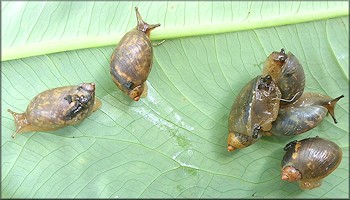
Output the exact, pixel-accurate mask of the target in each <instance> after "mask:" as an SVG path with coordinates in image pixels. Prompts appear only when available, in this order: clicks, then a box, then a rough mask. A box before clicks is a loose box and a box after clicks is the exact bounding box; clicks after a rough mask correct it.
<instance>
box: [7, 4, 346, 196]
mask: <svg viewBox="0 0 350 200" xmlns="http://www.w3.org/2000/svg"><path fill="white" fill-rule="evenodd" d="M136 5H137V6H138V7H139V10H140V13H141V15H142V17H143V18H144V20H145V21H146V22H149V23H158V22H159V23H161V24H162V25H161V27H159V28H157V29H155V30H154V31H153V32H152V39H153V42H157V41H156V40H161V39H166V42H165V43H163V44H162V45H160V46H158V47H155V48H154V61H153V68H152V71H151V73H150V76H149V77H148V81H147V84H148V87H149V92H148V96H147V97H146V98H143V99H141V100H140V101H139V102H133V101H131V100H130V99H129V98H128V97H127V96H126V95H125V94H123V93H122V92H121V91H119V90H118V88H117V87H116V86H115V84H114V83H113V81H112V80H111V78H110V74H109V58H110V55H111V53H112V51H113V49H114V47H115V44H116V43H117V41H118V40H119V39H120V38H121V36H122V35H123V34H124V33H125V32H127V31H128V30H130V29H132V28H133V27H134V26H135V25H136V19H135V13H134V7H135V6H136ZM344 8H348V2H323V1H322V2H304V1H301V2H280V3H275V2H255V1H253V2H226V1H223V2H217V1H214V2H207V1H203V2H196V1H191V2H181V1H174V2H171V1H169V2H144V1H142V2H139V3H131V2H127V1H125V2H124V1H122V2H111V1H107V2H92V1H88V2H59V1H58V2H56V1H55V2H2V5H1V10H2V25H1V26H2V30H3V31H2V35H1V39H2V52H4V55H3V57H2V58H3V61H2V63H1V64H2V67H1V78H2V84H1V92H2V96H1V100H2V102H1V106H2V109H1V115H2V117H1V128H2V131H1V133H2V136H1V139H2V143H1V145H2V146H1V149H2V155H1V158H2V162H1V172H2V176H1V195H2V197H3V198H11V197H13V198H45V197H48V198H74V197H78V198H87V197H90V198H91V197H93V198H98V197H101V198H109V197H111V198H114V197H142V198H149V197H153V198H154V197H161V198H176V197H185V198H188V197H194V198H200V197H203V198H214V197H222V198H224V197H228V198H229V197H230V198H253V197H258V198H263V197H264V198H334V197H343V198H346V197H348V195H349V167H348V166H349V163H348V160H349V157H348V155H349V130H348V127H349V100H348V99H349V98H348V97H349V72H348V69H349V62H348V61H349V44H348V41H349V29H348V27H349V20H348V11H344ZM320 13H323V14H320ZM324 13H326V14H324ZM325 16H326V17H325ZM281 19H283V20H281ZM103 38H107V39H103ZM89 41H90V42H89ZM91 41H92V42H91ZM85 43H87V44H85ZM50 44H52V46H51V45H50ZM39 47H40V48H39ZM281 48H285V49H286V51H291V52H293V54H294V55H295V56H297V58H298V59H299V61H300V62H301V63H302V65H303V67H304V71H305V76H306V88H305V91H306V92H319V93H323V94H327V95H329V96H331V97H337V96H339V95H341V94H344V96H345V98H343V99H341V100H340V101H339V102H338V104H337V107H336V110H335V113H336V116H337V119H338V123H337V124H334V123H333V121H332V119H331V117H330V116H327V117H326V118H325V120H324V121H323V122H322V123H321V124H320V125H319V126H318V127H316V128H314V129H312V130H310V131H308V132H306V133H304V134H302V135H299V136H296V137H287V138H286V137H263V138H262V139H260V140H259V141H258V142H257V143H256V144H254V145H252V146H250V147H248V148H245V149H242V150H238V151H235V152H231V153H229V152H227V150H226V145H227V144H226V141H227V120H228V114H229V112H230V108H231V105H232V103H233V101H234V99H235V98H237V95H238V93H239V92H240V90H241V88H242V87H243V86H244V85H245V84H246V83H247V82H249V80H250V79H252V78H254V77H255V76H257V75H259V74H260V73H261V70H262V62H263V61H264V60H265V59H266V57H267V56H268V55H269V54H270V53H271V52H272V51H277V50H279V49H281ZM22 50H23V51H22ZM28 50H29V51H28ZM26 51H28V52H30V53H31V54H28V53H27V52H26ZM6 52H7V53H6ZM8 52H9V53H8ZM53 52H55V53H53ZM28 56H31V57H28ZM15 58H16V59H15ZM5 60H6V61H5ZM81 82H95V83H96V87H97V94H96V95H97V97H98V98H99V99H101V100H102V103H103V105H102V108H101V109H100V110H98V111H96V112H95V113H93V114H92V115H91V116H90V117H88V118H87V119H85V120H84V122H82V123H81V124H79V125H76V126H68V127H65V128H63V129H60V130H57V131H51V132H31V133H25V134H19V135H17V136H16V138H15V139H12V138H11V135H12V133H13V132H14V130H15V127H14V123H13V119H12V117H11V115H10V114H9V113H8V112H6V110H7V109H8V108H10V109H11V110H14V111H16V112H23V111H25V109H26V106H27V105H28V103H29V102H30V100H31V99H32V98H33V97H34V96H35V95H37V94H38V93H40V92H42V91H44V90H46V89H49V88H54V87H59V86H64V85H75V84H79V83H81ZM316 135H318V136H320V137H324V138H327V139H330V140H332V141H334V142H336V143H337V144H338V145H339V146H341V148H342V150H343V160H342V162H341V164H340V165H339V167H338V168H337V169H336V170H335V171H334V172H333V173H332V174H330V175H329V176H327V177H326V178H325V179H324V181H323V184H322V186H321V187H319V188H317V189H314V190H310V191H302V190H300V189H299V186H298V184H297V183H288V182H283V181H281V179H280V163H281V159H282V157H283V154H284V151H283V147H284V146H285V145H286V144H287V143H288V142H290V141H292V140H295V139H298V140H299V139H303V138H306V137H312V136H316Z"/></svg>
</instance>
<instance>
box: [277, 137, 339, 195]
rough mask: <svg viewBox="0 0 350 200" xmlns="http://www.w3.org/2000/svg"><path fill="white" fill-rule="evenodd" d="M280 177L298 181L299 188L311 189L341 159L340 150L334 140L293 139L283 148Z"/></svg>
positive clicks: (318, 138)
mask: <svg viewBox="0 0 350 200" xmlns="http://www.w3.org/2000/svg"><path fill="white" fill-rule="evenodd" d="M284 150H285V151H286V152H285V155H284V157H283V160H282V163H281V166H282V169H281V170H282V173H281V178H282V180H285V181H299V186H300V188H301V189H303V190H306V189H309V190H310V189H313V188H316V187H319V186H320V185H321V184H322V179H323V178H324V177H326V176H328V175H329V174H330V173H332V172H333V171H334V170H335V169H336V168H337V167H338V165H339V163H340V162H341V160H342V150H341V148H340V147H339V146H338V145H337V144H336V143H334V142H332V141H329V140H326V139H322V138H320V137H314V138H307V139H303V140H300V141H296V140H295V141H293V142H290V143H289V144H287V145H286V147H285V148H284Z"/></svg>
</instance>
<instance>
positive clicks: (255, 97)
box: [228, 76, 281, 151]
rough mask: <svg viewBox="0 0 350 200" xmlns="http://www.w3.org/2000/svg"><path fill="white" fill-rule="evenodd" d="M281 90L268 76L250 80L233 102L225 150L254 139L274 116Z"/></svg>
mask: <svg viewBox="0 0 350 200" xmlns="http://www.w3.org/2000/svg"><path fill="white" fill-rule="evenodd" d="M280 97H281V93H280V91H279V89H278V87H277V86H276V85H275V83H274V82H273V81H272V79H271V77H270V76H265V77H263V76H257V77H255V78H254V79H252V80H251V81H249V82H248V83H247V84H246V85H245V86H244V87H243V88H242V90H241V91H240V93H239V94H238V95H237V97H236V99H235V101H234V103H233V104H232V108H231V112H230V116H229V120H228V131H229V136H228V151H233V150H235V149H238V148H244V147H247V146H249V145H251V144H253V143H255V142H256V141H257V140H258V139H259V138H260V137H261V136H262V132H263V131H268V130H270V129H271V123H272V122H273V121H274V120H275V119H276V117H277V114H278V109H279V102H280Z"/></svg>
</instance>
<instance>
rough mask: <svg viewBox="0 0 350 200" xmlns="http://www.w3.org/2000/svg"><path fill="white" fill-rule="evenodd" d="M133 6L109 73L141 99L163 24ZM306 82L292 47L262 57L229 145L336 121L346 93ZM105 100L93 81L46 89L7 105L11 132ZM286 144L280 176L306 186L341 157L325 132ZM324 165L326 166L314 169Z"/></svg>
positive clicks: (237, 106)
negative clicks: (315, 88) (311, 88)
mask: <svg viewBox="0 0 350 200" xmlns="http://www.w3.org/2000/svg"><path fill="white" fill-rule="evenodd" d="M135 11H136V17H137V26H136V28H134V29H132V30H131V31H129V32H127V33H126V34H125V35H124V36H123V38H122V39H121V40H120V42H119V43H118V45H117V47H116V48H115V50H114V52H113V53H112V55H111V58H110V74H111V77H112V80H113V81H114V83H115V84H116V85H117V87H118V88H119V89H120V90H121V91H123V92H125V93H126V94H127V95H128V96H129V97H130V98H131V99H132V100H134V101H138V100H139V99H140V98H141V97H145V96H146V95H147V84H146V79H147V77H148V75H149V73H150V71H151V68H152V60H153V48H152V46H153V45H152V43H151V41H150V32H151V31H152V30H153V29H154V28H156V27H159V26H160V24H154V25H151V24H147V23H146V22H144V21H143V20H142V18H141V15H140V14H139V12H138V8H137V7H135ZM163 42H164V41H162V42H161V43H163ZM161 43H158V44H156V45H160V44H161ZM304 86H305V76H304V71H303V68H302V66H301V64H300V63H299V61H298V59H297V58H296V57H295V56H294V55H293V54H292V53H287V54H285V52H284V50H283V49H282V50H281V51H280V52H273V53H272V54H271V55H270V56H269V57H268V58H267V59H266V61H265V63H264V69H263V73H262V75H259V76H257V77H255V78H254V79H252V80H251V81H250V82H249V83H247V84H246V85H245V86H244V87H243V89H242V90H241V92H240V93H239V95H238V97H237V98H236V100H235V102H234V103H233V105H232V110H231V113H230V117H229V126H228V129H229V136H228V150H229V151H233V150H235V149H239V148H244V147H247V146H249V145H251V144H253V143H255V142H256V141H258V140H259V139H260V138H261V137H262V136H263V135H297V134H300V133H303V132H305V131H307V130H310V129H312V128H314V127H316V126H317V125H318V124H319V123H320V122H321V121H322V120H323V119H324V118H325V116H326V114H327V112H329V113H330V114H331V115H332V117H333V119H334V122H335V123H336V119H335V116H334V107H335V104H336V102H337V101H338V100H339V99H340V98H342V97H343V96H340V97H338V98H335V99H332V98H330V97H328V96H326V95H323V94H316V93H304V94H303V91H304ZM101 105H102V103H101V101H100V100H99V99H97V98H95V84H94V83H81V84H79V85H72V86H64V87H58V88H54V89H50V90H46V91H44V92H41V93H39V94H38V95H37V96H36V97H34V99H33V100H32V101H31V102H30V103H29V105H28V107H27V110H26V112H24V113H16V112H13V111H12V110H10V109H8V112H10V113H11V114H12V116H13V118H14V122H15V125H16V131H15V133H14V134H13V135H12V137H14V136H15V135H16V134H17V133H24V132H30V131H50V130H55V129H59V128H62V127H64V126H66V125H75V124H78V123H80V122H82V121H83V120H84V119H85V118H86V117H88V116H89V115H91V113H92V112H94V111H96V110H97V109H99V108H100V107H101ZM242 108H243V109H242ZM310 149H312V150H310ZM285 150H286V155H285V157H284V158H283V161H282V179H283V180H289V181H294V180H300V181H301V182H300V185H301V187H302V188H308V189H312V188H313V187H317V186H319V185H320V180H321V179H322V178H323V177H325V176H327V175H328V174H329V173H331V172H332V171H333V170H334V169H335V168H336V167H337V166H338V165H339V163H340V161H341V157H342V153H341V149H340V148H339V147H338V146H337V145H336V144H335V143H333V142H331V141H327V140H324V139H321V138H309V139H305V140H301V141H299V142H298V141H293V142H291V143H289V144H288V145H287V146H286V148H285ZM316 154H317V156H316ZM319 154H320V155H321V158H322V159H320V158H319V157H320V156H318V155H319ZM312 156H313V157H317V159H316V160H315V161H312V162H311V161H310V160H308V157H312ZM320 166H322V167H323V168H324V167H326V169H324V170H323V171H320V172H318V173H315V170H316V169H317V170H318V169H319V168H320ZM315 180H316V181H315Z"/></svg>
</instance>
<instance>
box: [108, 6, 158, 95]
mask: <svg viewBox="0 0 350 200" xmlns="http://www.w3.org/2000/svg"><path fill="white" fill-rule="evenodd" d="M135 11H136V17H137V26H136V28H134V29H132V30H131V31H129V32H127V33H126V34H125V35H124V36H123V38H122V39H121V40H120V42H119V44H118V46H117V47H116V49H115V50H114V52H113V54H112V56H111V59H110V74H111V76H112V79H113V81H114V83H115V84H116V85H117V86H118V88H119V89H120V90H122V91H124V92H126V93H127V94H128V95H129V97H130V98H131V99H133V100H135V101H138V100H139V99H140V97H141V95H142V97H144V96H146V95H147V84H146V83H145V81H146V79H147V77H148V74H149V73H150V71H151V68H152V60H153V48H152V44H151V40H150V38H149V37H150V33H151V31H152V30H153V29H154V28H156V27H158V26H160V24H154V25H151V24H147V23H146V22H144V21H143V20H142V18H141V15H140V13H139V11H138V8H137V7H135Z"/></svg>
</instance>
